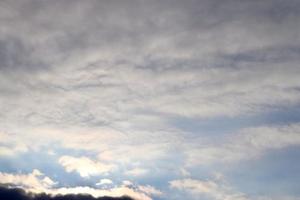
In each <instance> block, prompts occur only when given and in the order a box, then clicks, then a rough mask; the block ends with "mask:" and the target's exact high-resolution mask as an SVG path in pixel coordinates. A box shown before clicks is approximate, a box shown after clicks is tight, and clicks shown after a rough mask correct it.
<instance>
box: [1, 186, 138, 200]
mask: <svg viewBox="0 0 300 200" xmlns="http://www.w3.org/2000/svg"><path fill="white" fill-rule="evenodd" d="M0 199H3V200H133V199H132V198H130V197H127V196H123V197H99V198H95V197H93V196H91V195H86V194H78V195H74V194H69V195H57V196H50V195H48V194H45V193H42V194H31V193H26V192H25V191H24V190H22V189H18V188H6V187H3V186H1V187H0Z"/></svg>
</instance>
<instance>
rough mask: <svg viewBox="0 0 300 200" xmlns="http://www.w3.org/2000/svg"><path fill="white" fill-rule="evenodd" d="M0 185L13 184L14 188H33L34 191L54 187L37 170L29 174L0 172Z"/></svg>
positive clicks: (52, 183)
mask: <svg viewBox="0 0 300 200" xmlns="http://www.w3.org/2000/svg"><path fill="white" fill-rule="evenodd" d="M0 183H2V184H7V183H8V184H14V185H16V186H20V187H24V188H26V189H28V188H34V191H41V190H44V189H48V188H51V187H53V186H54V185H56V182H54V181H53V180H52V179H51V178H49V177H47V176H44V174H43V173H41V172H40V171H39V170H37V169H34V170H33V171H32V173H29V174H9V173H2V172H0Z"/></svg>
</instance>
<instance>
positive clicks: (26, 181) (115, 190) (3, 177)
mask: <svg viewBox="0 0 300 200" xmlns="http://www.w3.org/2000/svg"><path fill="white" fill-rule="evenodd" d="M105 182H107V180H106V181H105ZM0 184H3V185H7V186H9V187H11V188H15V187H18V188H23V189H24V190H25V191H26V192H31V193H34V194H40V193H45V194H47V195H48V196H49V195H51V196H61V195H69V196H74V195H75V196H76V195H82V194H86V195H91V196H90V197H89V198H99V197H105V196H109V197H122V196H129V197H131V198H133V199H136V200H151V199H152V198H151V196H153V195H154V196H157V195H161V194H162V193H161V192H160V191H159V190H157V189H156V188H154V187H152V186H150V185H146V186H143V185H125V184H123V185H120V186H118V185H115V186H114V187H112V188H92V187H89V186H76V187H57V183H56V182H54V181H53V180H52V179H50V178H49V177H47V176H45V175H44V174H43V173H42V172H40V171H38V170H34V171H33V172H32V173H29V174H11V173H0Z"/></svg>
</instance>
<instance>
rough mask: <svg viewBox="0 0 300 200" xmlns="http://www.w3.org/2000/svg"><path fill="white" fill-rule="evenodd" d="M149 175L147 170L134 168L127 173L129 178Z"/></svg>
mask: <svg viewBox="0 0 300 200" xmlns="http://www.w3.org/2000/svg"><path fill="white" fill-rule="evenodd" d="M147 173H148V170H147V169H143V168H134V169H131V170H128V171H126V172H125V174H126V175H128V176H143V175H145V174H147Z"/></svg>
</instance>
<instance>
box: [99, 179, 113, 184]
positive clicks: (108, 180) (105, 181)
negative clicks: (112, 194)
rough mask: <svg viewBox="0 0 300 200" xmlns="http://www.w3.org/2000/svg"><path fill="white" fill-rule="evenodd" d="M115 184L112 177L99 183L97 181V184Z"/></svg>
mask: <svg viewBox="0 0 300 200" xmlns="http://www.w3.org/2000/svg"><path fill="white" fill-rule="evenodd" d="M111 184H113V182H112V180H110V179H107V178H105V179H101V180H100V181H99V182H98V183H96V185H111Z"/></svg>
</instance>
